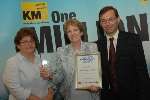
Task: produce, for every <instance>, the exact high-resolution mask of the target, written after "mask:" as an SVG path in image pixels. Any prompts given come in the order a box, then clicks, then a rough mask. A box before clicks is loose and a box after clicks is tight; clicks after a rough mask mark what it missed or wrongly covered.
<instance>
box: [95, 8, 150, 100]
mask: <svg viewBox="0 0 150 100" xmlns="http://www.w3.org/2000/svg"><path fill="white" fill-rule="evenodd" d="M99 22H100V26H101V27H102V29H103V31H104V32H103V35H101V37H100V38H99V40H98V41H97V46H98V49H99V51H100V52H101V61H102V89H100V95H101V98H100V100H150V98H149V96H150V78H149V75H148V70H147V65H146V61H145V55H144V50H143V47H142V42H141V40H140V37H139V36H138V35H137V34H134V33H129V32H122V31H120V30H119V29H118V25H119V22H120V17H119V14H118V11H117V10H116V9H115V8H114V7H112V6H106V7H104V8H102V9H101V11H100V13H99ZM109 38H111V39H109Z"/></svg>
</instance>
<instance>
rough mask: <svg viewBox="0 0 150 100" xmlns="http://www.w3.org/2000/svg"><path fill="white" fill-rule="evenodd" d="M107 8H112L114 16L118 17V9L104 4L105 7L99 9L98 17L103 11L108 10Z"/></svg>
mask: <svg viewBox="0 0 150 100" xmlns="http://www.w3.org/2000/svg"><path fill="white" fill-rule="evenodd" d="M109 10H113V11H114V13H115V16H116V17H119V14H118V11H117V9H116V8H114V7H113V6H105V7H104V8H102V9H101V10H100V12H99V19H100V18H101V16H102V15H103V14H104V13H106V12H107V11H109Z"/></svg>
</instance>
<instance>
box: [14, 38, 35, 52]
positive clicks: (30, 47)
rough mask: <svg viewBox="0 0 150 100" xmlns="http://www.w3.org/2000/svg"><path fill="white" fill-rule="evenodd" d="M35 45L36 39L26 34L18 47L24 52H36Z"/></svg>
mask: <svg viewBox="0 0 150 100" xmlns="http://www.w3.org/2000/svg"><path fill="white" fill-rule="evenodd" d="M35 47H36V46H35V41H34V39H33V38H31V37H30V36H24V37H23V38H22V39H21V40H20V43H19V44H18V45H17V48H18V49H19V50H20V52H21V53H23V54H33V53H34V52H35Z"/></svg>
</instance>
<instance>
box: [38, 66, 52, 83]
mask: <svg viewBox="0 0 150 100" xmlns="http://www.w3.org/2000/svg"><path fill="white" fill-rule="evenodd" d="M40 76H41V77H42V78H43V79H44V80H51V79H52V78H53V75H52V72H50V71H49V70H48V68H47V67H40Z"/></svg>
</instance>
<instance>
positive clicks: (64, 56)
mask: <svg viewBox="0 0 150 100" xmlns="http://www.w3.org/2000/svg"><path fill="white" fill-rule="evenodd" d="M64 30H65V32H66V34H67V36H68V38H69V40H70V44H68V45H66V46H64V47H59V48H58V49H57V54H58V57H60V58H59V60H58V62H59V64H60V65H62V67H63V70H64V71H63V73H64V82H63V83H62V85H61V90H60V91H61V92H62V94H63V96H64V97H65V100H99V93H98V89H99V88H98V87H96V86H90V87H88V89H87V90H79V89H78V90H77V89H75V71H76V68H75V55H76V54H79V53H81V52H84V53H93V52H97V46H96V44H95V43H88V42H83V41H82V40H81V37H82V36H83V34H84V33H83V32H84V30H83V25H82V23H80V22H79V21H78V20H75V19H70V20H67V21H66V22H65V24H64Z"/></svg>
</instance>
